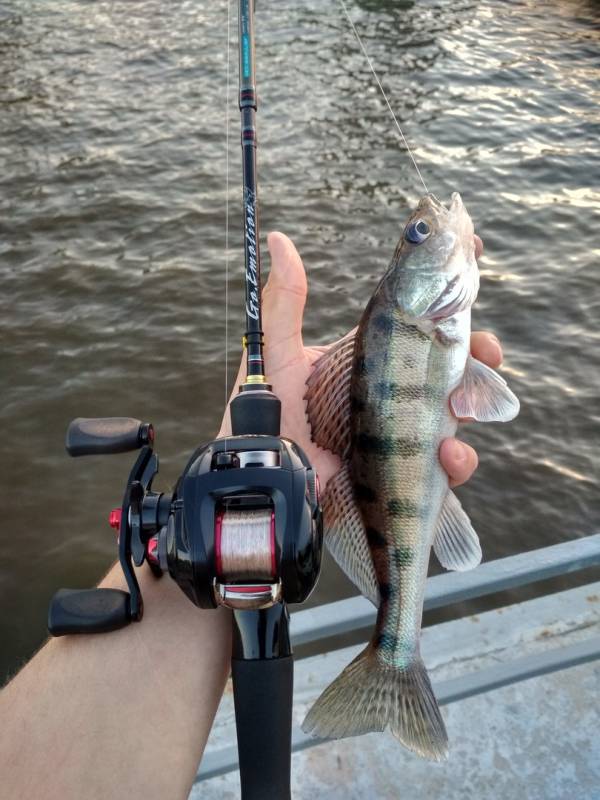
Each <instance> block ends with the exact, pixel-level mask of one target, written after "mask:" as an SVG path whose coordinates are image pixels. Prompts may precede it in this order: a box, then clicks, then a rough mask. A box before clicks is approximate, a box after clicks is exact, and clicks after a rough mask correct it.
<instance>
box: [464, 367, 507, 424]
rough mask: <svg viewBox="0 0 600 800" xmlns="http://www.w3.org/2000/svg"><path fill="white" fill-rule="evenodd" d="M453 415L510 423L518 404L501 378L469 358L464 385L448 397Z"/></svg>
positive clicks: (479, 420)
mask: <svg viewBox="0 0 600 800" xmlns="http://www.w3.org/2000/svg"><path fill="white" fill-rule="evenodd" d="M450 405H451V406H452V410H453V411H454V413H455V415H456V416H457V417H458V418H459V419H461V418H464V417H467V418H469V419H474V420H476V421H477V422H509V421H510V420H511V419H514V418H515V417H516V416H517V414H518V413H519V400H518V399H517V397H516V396H515V395H514V394H513V393H512V392H511V390H510V389H509V388H508V385H507V383H506V381H505V380H504V378H502V377H501V376H500V375H498V373H497V372H494V370H493V369H491V368H490V367H488V366H486V365H485V364H482V363H481V361H477V359H475V358H473V357H472V356H469V357H468V358H467V364H466V366H465V373H464V376H463V381H462V383H461V385H460V386H458V387H457V388H456V389H455V390H454V391H453V392H452V394H451V396H450Z"/></svg>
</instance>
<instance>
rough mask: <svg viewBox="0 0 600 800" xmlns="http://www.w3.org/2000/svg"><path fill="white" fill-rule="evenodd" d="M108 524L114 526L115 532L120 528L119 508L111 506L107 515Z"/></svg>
mask: <svg viewBox="0 0 600 800" xmlns="http://www.w3.org/2000/svg"><path fill="white" fill-rule="evenodd" d="M108 524H109V525H110V527H111V528H114V529H115V530H116V531H117V533H118V532H119V530H120V528H121V509H120V508H113V510H112V511H111V512H110V514H109V515H108Z"/></svg>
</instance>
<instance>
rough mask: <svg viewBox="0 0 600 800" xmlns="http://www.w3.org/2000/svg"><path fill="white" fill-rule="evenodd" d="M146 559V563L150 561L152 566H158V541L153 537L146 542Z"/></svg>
mask: <svg viewBox="0 0 600 800" xmlns="http://www.w3.org/2000/svg"><path fill="white" fill-rule="evenodd" d="M146 558H147V559H148V561H151V562H152V563H153V564H157V565H158V564H159V563H160V562H159V560H158V539H157V538H155V537H153V538H152V539H150V541H149V542H148V546H147V548H146Z"/></svg>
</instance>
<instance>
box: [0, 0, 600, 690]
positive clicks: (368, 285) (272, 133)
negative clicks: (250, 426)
mask: <svg viewBox="0 0 600 800" xmlns="http://www.w3.org/2000/svg"><path fill="white" fill-rule="evenodd" d="M349 8H350V12H351V14H352V17H353V19H354V21H355V23H356V25H357V27H358V29H359V31H360V32H361V34H362V36H363V38H364V42H365V45H366V47H367V50H368V52H369V54H370V56H371V58H372V60H373V62H374V64H375V65H376V67H377V69H378V71H379V73H380V75H381V79H382V82H383V84H384V86H385V87H386V89H387V91H388V92H389V95H390V98H391V102H392V105H393V108H394V110H395V112H396V114H397V116H398V119H399V120H400V122H401V124H402V125H403V126H404V128H405V132H406V135H407V137H408V139H409V140H410V142H411V143H412V144H413V145H414V152H415V157H416V159H417V161H418V163H419V164H420V166H421V169H422V172H423V175H424V178H425V180H426V182H427V184H428V185H429V188H430V189H431V190H432V191H434V192H435V193H436V194H437V195H438V196H439V197H441V198H442V199H447V198H448V197H449V194H450V192H451V191H453V190H460V192H461V193H462V195H463V199H464V201H465V203H466V205H467V207H468V208H469V210H470V212H471V215H472V216H473V218H474V220H475V222H476V227H477V230H478V232H479V233H480V234H481V236H482V237H483V239H484V241H485V245H486V251H485V255H484V257H483V258H482V260H481V265H480V266H481V270H482V285H481V292H480V299H479V301H478V302H477V305H476V308H475V309H474V323H475V326H476V327H478V328H489V329H492V330H494V331H495V332H496V333H497V334H498V335H499V336H500V337H501V339H502V341H503V343H504V347H505V352H506V360H505V365H504V368H503V374H504V375H505V377H506V378H507V380H509V381H510V384H511V386H512V387H513V389H514V390H515V391H516V393H517V394H518V395H519V397H520V399H521V402H522V412H521V415H520V417H519V418H518V420H517V421H515V422H514V423H512V424H510V425H505V426H487V427H483V426H482V427H473V426H471V427H469V428H465V430H464V436H465V438H466V439H467V440H468V441H469V442H471V443H472V444H474V445H475V446H476V447H477V448H478V450H479V453H480V457H481V466H480V469H479V471H478V473H477V476H476V478H474V479H473V480H472V482H471V483H470V484H469V485H468V487H465V488H464V489H461V490H460V492H459V493H460V497H461V499H462V501H463V503H464V505H465V507H466V508H467V510H468V512H469V514H470V516H471V518H472V520H473V523H474V525H475V528H476V529H477V530H478V531H479V533H480V536H481V540H482V545H483V550H484V555H485V558H486V559H492V558H496V557H499V556H503V555H507V554H509V553H514V552H519V551H522V550H526V549H533V548H536V547H541V546H543V545H546V544H551V543H555V542H560V541H563V540H566V539H569V538H574V537H578V536H583V535H585V534H589V533H591V532H594V531H596V530H597V529H598V522H599V511H600V499H599V498H600V494H599V492H598V486H597V471H598V464H599V461H600V457H599V455H598V432H599V422H600V418H599V417H600V412H599V405H598V386H599V383H598V371H599V369H600V349H599V347H598V340H599V337H600V333H599V331H598V324H597V320H598V318H599V316H600V294H599V292H598V285H599V277H598V267H597V265H598V260H599V258H600V236H599V234H598V230H599V228H600V155H599V148H598V141H599V139H600V113H599V111H598V107H599V104H600V50H599V44H600V4H599V3H598V2H591V1H589V2H585V1H584V0H562V1H561V2H558V0H556V2H550V1H544V0H542V1H539V0H536V1H535V2H534V1H533V0H514V1H507V0H504V1H503V2H497V1H494V0H493V1H492V2H465V0H458V1H457V0H423V2H418V3H412V2H397V1H394V2H391V0H383V1H381V2H378V0H354V1H353V2H350V5H349ZM232 12H233V13H235V4H233V3H232ZM226 20H227V6H226V4H225V2H223V0H219V2H207V1H206V0H204V2H198V1H197V0H194V1H191V0H190V1H189V2H188V1H186V2H183V1H181V0H173V1H172V2H168V3H167V2H164V1H163V2H161V0H139V1H136V2H132V0H111V2H85V1H84V0H53V2H48V3H36V2H34V0H11V2H0V184H1V187H2V191H1V198H0V204H1V206H0V211H1V213H0V257H1V261H0V275H1V287H2V291H1V294H0V331H1V348H0V372H1V387H2V388H1V392H2V395H1V397H2V401H1V403H0V415H1V417H0V419H1V436H0V465H1V466H0V469H1V471H2V476H1V480H0V486H1V490H2V493H3V502H2V522H1V533H0V641H1V642H2V656H1V659H0V676H1V678H5V677H6V676H7V675H8V674H9V673H10V672H13V671H14V670H15V669H16V668H17V667H18V665H19V664H20V663H22V662H23V660H25V659H26V658H28V657H29V656H30V655H31V653H32V652H33V651H34V649H35V648H36V647H38V646H39V645H40V643H41V642H42V641H43V639H44V636H45V617H46V609H47V604H48V601H49V598H50V597H51V595H52V594H53V592H54V591H55V589H56V588H58V587H60V586H86V585H92V584H94V583H95V582H96V581H97V580H98V579H99V578H100V577H101V576H102V574H103V573H104V572H105V571H106V570H107V569H108V567H109V565H110V564H111V562H112V561H113V560H114V557H115V554H116V550H115V543H114V537H113V535H112V531H111V530H110V529H109V528H108V526H107V524H106V521H105V520H106V516H107V514H108V511H109V510H110V508H112V507H113V506H114V505H116V504H118V502H119V498H120V495H121V493H122V489H123V485H124V480H125V478H126V475H127V471H128V467H129V464H130V463H131V461H132V458H131V456H130V455H124V456H112V457H106V458H104V459H89V460H77V461H75V460H70V459H69V458H68V457H67V456H66V454H65V452H64V448H63V440H64V432H65V429H66V426H67V424H68V422H69V420H70V419H71V418H72V417H75V416H109V415H131V416H137V417H139V418H142V419H149V420H152V421H153V422H154V424H155V425H156V427H157V430H158V437H159V450H158V451H159V454H160V456H161V481H162V485H164V486H165V487H166V486H168V485H170V484H171V483H172V482H173V481H174V479H175V478H176V477H177V475H178V473H179V471H180V470H181V468H182V466H183V464H184V462H185V460H186V457H187V456H188V455H189V453H190V452H191V450H193V449H194V448H195V446H196V444H197V443H199V442H200V441H203V440H206V439H207V438H210V437H211V436H213V435H214V433H215V432H216V431H217V429H218V426H219V421H220V416H221V413H222V409H223V396H224V364H225V339H224V333H225V325H224V288H225V283H224V265H225V250H224V241H225V199H226V190H225V154H226V147H225V136H224V131H225V119H226V63H227V47H226V45H227V36H228V34H227V23H226ZM231 41H232V47H235V29H234V27H232V29H231ZM257 46H258V81H259V94H260V100H261V108H260V116H259V136H260V153H259V161H260V173H259V174H260V188H261V201H262V205H261V213H262V230H263V233H266V232H267V231H268V230H273V229H279V230H282V231H284V232H286V233H287V234H288V235H290V236H291V237H292V238H293V239H294V241H295V242H296V244H297V246H298V248H299V250H300V252H301V254H302V256H303V258H304V260H305V264H306V268H307V271H308V276H309V282H310V298H309V304H308V309H307V314H306V324H305V336H306V340H307V341H309V342H315V343H325V342H328V341H330V340H331V339H333V338H336V337H338V336H340V335H341V334H343V333H344V332H345V331H346V330H347V329H348V328H350V327H351V326H353V325H354V324H355V322H356V320H357V318H358V316H359V314H360V311H361V309H362V308H363V307H364V305H365V303H366V301H367V299H368V297H369V294H370V292H371V290H372V288H373V287H374V285H375V283H376V281H377V279H378V276H380V275H381V273H382V271H383V270H384V269H385V267H386V266H387V263H388V261H389V259H390V257H391V255H392V253H393V251H394V247H395V244H396V241H397V239H398V237H399V234H400V231H401V229H402V225H403V220H404V219H405V218H406V216H407V213H408V210H409V208H410V206H411V205H413V204H414V202H415V201H416V199H417V197H418V195H419V184H418V180H417V178H416V174H415V172H414V169H413V167H412V165H411V163H410V160H409V158H408V157H407V154H406V152H405V151H403V150H402V148H401V147H400V146H399V143H398V137H397V134H396V132H395V130H394V128H393V125H392V124H391V122H390V118H389V115H388V113H387V110H386V109H385V107H384V105H383V103H382V101H381V98H380V97H379V95H378V94H377V91H376V89H375V88H374V85H373V80H372V76H371V75H370V73H369V70H368V67H367V65H366V63H365V60H364V57H363V56H362V54H361V53H360V51H359V50H358V47H357V44H356V40H355V39H354V37H353V34H352V31H351V29H350V28H349V26H348V23H347V21H346V20H345V18H344V17H343V15H342V13H341V11H340V6H339V4H338V2H337V0H329V2H324V0H301V1H300V2H298V0H277V2H269V0H259V3H258V9H257ZM232 58H233V59H234V61H233V64H234V66H236V69H235V70H234V73H233V85H232V92H231V95H230V103H231V120H232V136H231V142H230V152H231V165H232V166H231V172H232V182H231V188H230V199H231V209H232V212H231V221H232V235H231V253H232V261H231V264H232V272H234V273H235V275H234V276H233V277H232V279H231V284H230V289H231V297H232V302H231V329H232V330H233V332H234V334H235V335H234V336H233V337H232V338H233V339H234V340H235V341H234V343H233V345H232V346H231V348H230V353H229V362H230V365H231V370H230V374H232V371H233V369H234V366H235V364H236V363H237V360H238V358H239V351H238V350H237V342H238V341H239V339H238V336H239V335H240V334H241V323H240V324H238V320H241V311H242V283H241V273H242V263H241V255H240V248H239V246H240V242H241V237H240V235H239V229H240V224H241V219H240V214H239V204H240V189H239V181H240V178H239V175H240V168H239V163H240V162H239V158H240V157H239V138H238V124H239V123H238V115H237V112H236V108H235V88H236V87H235V82H236V79H237V65H236V62H235V58H236V51H235V49H233V50H232ZM264 261H265V273H266V270H267V268H268V258H267V257H265V259H264ZM350 592H351V588H350V587H349V585H348V584H347V583H345V582H344V581H343V579H342V577H341V576H340V574H339V572H338V571H337V570H336V569H334V568H333V567H332V566H331V565H330V564H328V565H327V567H326V569H325V572H324V574H323V576H322V579H321V582H320V584H319V587H318V589H317V590H316V593H315V595H314V597H313V598H312V599H313V602H319V603H320V602H325V601H329V600H332V599H334V598H337V597H340V596H342V595H344V594H348V593H350Z"/></svg>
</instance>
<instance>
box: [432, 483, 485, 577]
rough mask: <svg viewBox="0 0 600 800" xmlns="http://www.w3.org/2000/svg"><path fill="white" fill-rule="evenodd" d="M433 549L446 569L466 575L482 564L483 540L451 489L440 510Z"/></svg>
mask: <svg viewBox="0 0 600 800" xmlns="http://www.w3.org/2000/svg"><path fill="white" fill-rule="evenodd" d="M433 549H434V552H435V554H436V556H437V559H438V561H439V562H440V564H441V565H442V567H444V569H452V570H457V571H458V572H464V571H465V570H468V569H473V568H474V567H476V566H478V565H479V564H480V563H481V545H480V544H479V537H478V536H477V534H476V533H475V531H474V530H473V526H472V525H471V520H470V519H469V517H468V516H467V513H466V511H465V510H464V508H463V507H462V506H461V504H460V500H459V499H458V497H457V496H456V495H455V494H454V492H453V491H452V490H451V489H448V494H447V495H446V498H445V500H444V503H443V505H442V508H441V510H440V516H439V518H438V523H437V529H436V534H435V539H434V542H433Z"/></svg>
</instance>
